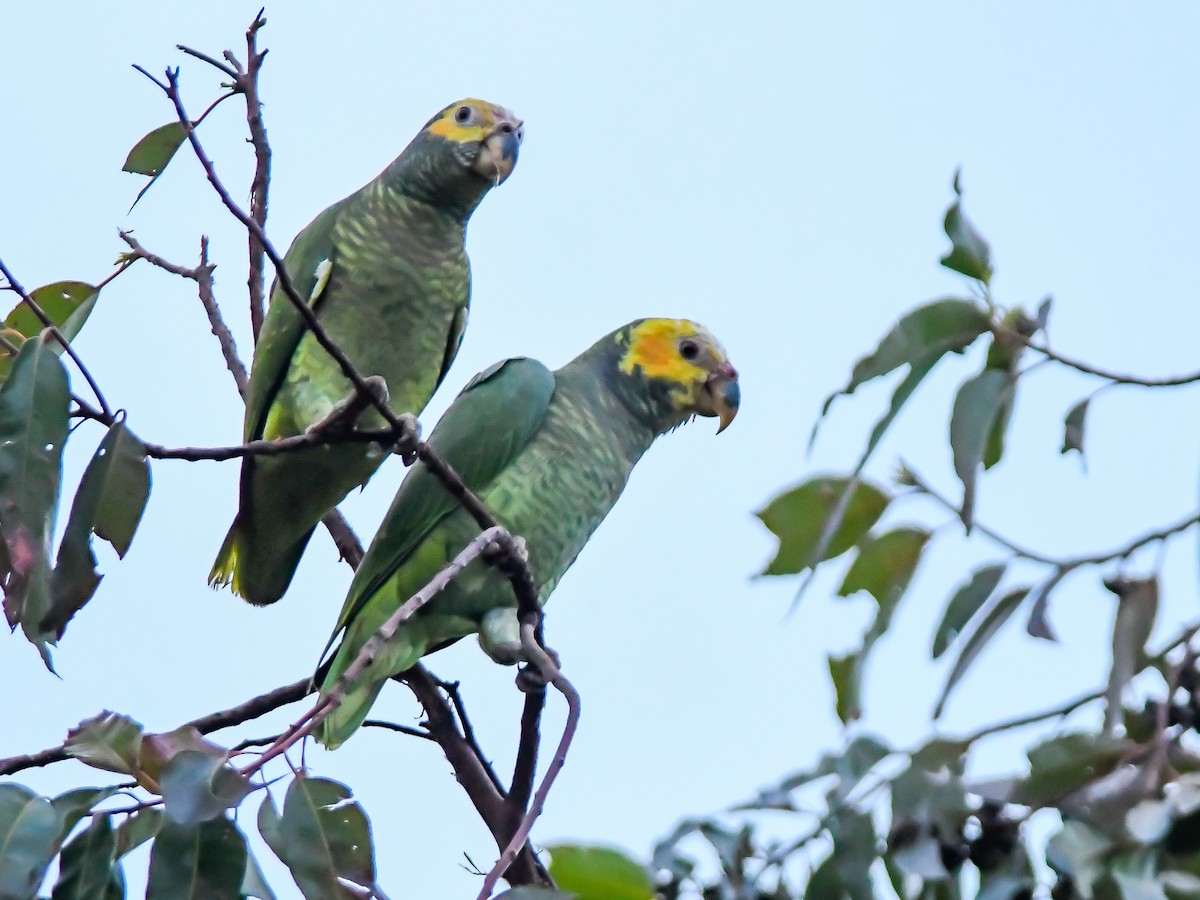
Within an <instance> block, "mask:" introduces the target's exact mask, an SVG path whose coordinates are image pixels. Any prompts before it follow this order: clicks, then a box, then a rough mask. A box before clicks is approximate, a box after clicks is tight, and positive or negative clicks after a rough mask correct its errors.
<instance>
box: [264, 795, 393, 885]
mask: <svg viewBox="0 0 1200 900" xmlns="http://www.w3.org/2000/svg"><path fill="white" fill-rule="evenodd" d="M351 797H352V794H351V793H350V789H349V788H347V787H346V786H345V785H344V784H340V783H339V782H336V781H330V780H328V779H324V778H307V777H305V776H303V775H299V776H297V777H296V778H295V779H293V781H292V783H291V784H290V785H289V786H288V790H287V795H286V797H285V798H284V802H283V815H282V816H280V815H279V814H278V813H277V812H276V811H275V804H274V803H273V802H272V801H271V798H270V796H267V797H266V798H265V799H264V800H263V803H262V806H261V807H259V810H258V829H259V831H260V832H261V833H262V836H263V838H264V839H265V840H266V842H267V846H269V847H270V848H271V849H272V850H273V851H274V852H275V855H276V856H278V857H279V858H280V859H281V860H282V861H283V863H284V865H286V866H287V867H288V869H289V870H290V871H291V873H292V878H294V879H295V881H296V884H297V886H299V888H300V890H301V892H302V893H303V894H304V896H305V897H306V898H308V900H322V898H352V897H358V896H360V892H356V891H352V890H351V889H350V888H348V887H347V886H346V885H345V884H343V883H342V882H341V881H340V880H339V879H347V880H349V881H352V882H354V883H356V884H360V885H363V886H365V887H368V886H370V885H372V884H374V882H375V857H374V848H373V846H372V842H371V823H370V822H369V821H368V819H367V814H366V813H365V812H363V809H362V807H361V806H360V805H359V804H358V803H349V802H347V801H349V800H350V799H351Z"/></svg>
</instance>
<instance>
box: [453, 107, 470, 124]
mask: <svg viewBox="0 0 1200 900" xmlns="http://www.w3.org/2000/svg"><path fill="white" fill-rule="evenodd" d="M470 120H471V107H469V106H460V107H459V108H458V109H456V110H455V111H454V121H455V122H457V123H458V124H459V125H466V124H467V122H469V121H470Z"/></svg>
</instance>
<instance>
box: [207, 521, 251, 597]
mask: <svg viewBox="0 0 1200 900" xmlns="http://www.w3.org/2000/svg"><path fill="white" fill-rule="evenodd" d="M240 582H241V578H240V577H239V567H238V539H237V525H236V524H235V525H234V526H233V527H231V528H230V529H229V533H228V534H227V535H225V543H223V544H222V545H221V550H220V552H219V553H217V559H216V561H215V562H214V563H213V566H212V569H211V570H210V571H209V573H208V586H209V587H211V588H212V589H213V590H214V591H218V590H220V589H221V588H223V587H232V589H233V593H234V594H236V595H237V596H239V597H241V596H243V594H242V586H241V584H240Z"/></svg>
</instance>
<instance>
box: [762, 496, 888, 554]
mask: <svg viewBox="0 0 1200 900" xmlns="http://www.w3.org/2000/svg"><path fill="white" fill-rule="evenodd" d="M848 484H849V479H846V478H839V477H834V476H822V477H817V478H812V479H810V480H808V481H806V482H804V483H803V484H801V485H798V486H797V487H794V488H792V489H791V490H789V491H786V492H784V493H783V494H780V495H779V496H778V497H776V498H775V499H773V500H772V501H771V502H770V503H768V504H767V506H766V507H765V508H763V509H761V510H759V511H758V512H757V513H756V514H755V515H757V516H758V518H759V519H761V520H762V523H763V524H764V525H766V526H767V528H769V529H770V530H771V531H772V532H773V533H774V534H775V535H776V536H777V537H778V538H779V549H778V551H777V552H776V554H775V558H774V559H773V560H771V562H770V563H769V564H768V565H767V567H766V568H765V569H764V570H763V572H762V573H761V574H763V575H794V574H796V573H798V572H802V571H804V570H805V569H806V568H808V567H809V566H810V565H814V564H816V563H819V562H822V561H824V560H826V559H832V558H833V557H835V556H838V555H840V554H842V553H845V552H846V551H847V550H849V549H850V548H851V547H853V546H854V545H855V544H856V543H857V542H858V541H859V540H860V539H861V538H862V536H863V535H864V534H866V533H867V531H869V530H870V528H871V526H872V525H874V524H875V523H876V522H877V521H879V517H880V516H882V515H883V511H884V510H885V509H886V508H887V505H888V502H889V501H890V500H891V497H889V496H888V495H887V494H886V493H884V492H883V491H882V490H880V489H879V488H877V487H875V486H874V485H872V484H869V483H867V482H859V484H858V485H857V487H855V489H854V492H853V494H852V495H851V497H850V503H849V505H848V506H847V507H846V513H845V515H844V516H843V517H842V522H841V524H840V526H839V527H838V528H837V530H836V531H835V532H834V535H833V540H832V541H830V542H829V547H828V549H827V550H826V552H825V553H824V554H823V555H822V556H821V558H820V559H815V560H814V559H813V558H812V557H813V555H814V551H815V550H816V549H817V544H818V542H819V541H820V538H821V532H822V529H823V527H824V524H825V521H826V519H827V518H828V516H829V515H830V513H832V512H833V511H834V509H835V507H836V506H837V503H838V499H839V498H840V497H841V495H842V492H843V491H844V490H845V489H846V486H847V485H848Z"/></svg>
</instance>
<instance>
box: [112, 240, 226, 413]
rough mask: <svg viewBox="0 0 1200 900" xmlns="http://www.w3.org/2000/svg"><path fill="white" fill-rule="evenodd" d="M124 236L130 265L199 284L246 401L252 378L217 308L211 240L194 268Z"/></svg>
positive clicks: (205, 242)
mask: <svg viewBox="0 0 1200 900" xmlns="http://www.w3.org/2000/svg"><path fill="white" fill-rule="evenodd" d="M117 234H118V235H119V236H120V238H121V240H123V241H124V242H125V243H126V244H127V245H128V246H129V249H130V251H131V252H130V253H129V254H127V256H128V257H129V259H130V261H132V260H134V259H144V260H146V262H148V263H150V264H151V265H152V266H155V267H156V268H159V269H162V270H164V271H166V272H170V273H172V274H173V275H178V276H179V277H180V278H188V279H190V280H192V281H194V282H196V289H197V292H198V293H199V295H200V303H201V305H202V306H203V307H204V313H205V315H206V316H208V325H209V328H211V329H212V333H213V335H214V336H215V337H216V339H217V342H218V343H219V344H220V346H221V355H222V356H223V357H224V358H225V367H226V368H227V369H229V374H230V375H232V376H233V380H234V383H235V384H236V385H237V389H238V393H239V394H241V395H242V397H245V396H246V386H247V384H248V383H249V380H250V379H249V376H248V375H247V374H246V367H245V365H243V363H242V360H241V357H240V356H238V351H237V344H236V343H235V342H234V339H233V333H232V332H231V331H230V330H229V326H228V325H226V324H225V319H224V317H222V315H221V310H220V308H219V307H218V306H217V300H216V297H214V296H213V280H212V273H213V270H214V269H215V268H216V266H214V265H211V264H210V263H209V261H208V237H207V235H202V236H201V238H200V264H199V265H197V266H194V267H192V268H188V267H187V266H181V265H178V264H176V263H173V262H170V261H169V260H166V259H163V258H162V257H161V256H158V255H157V254H154V253H151V252H150V251H149V250H147V249H146V248H145V247H143V246H142V245H141V244H140V243H138V241H137V239H136V238H135V237H134V236H133V234H132V233H130V232H128V231H119V232H117Z"/></svg>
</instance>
